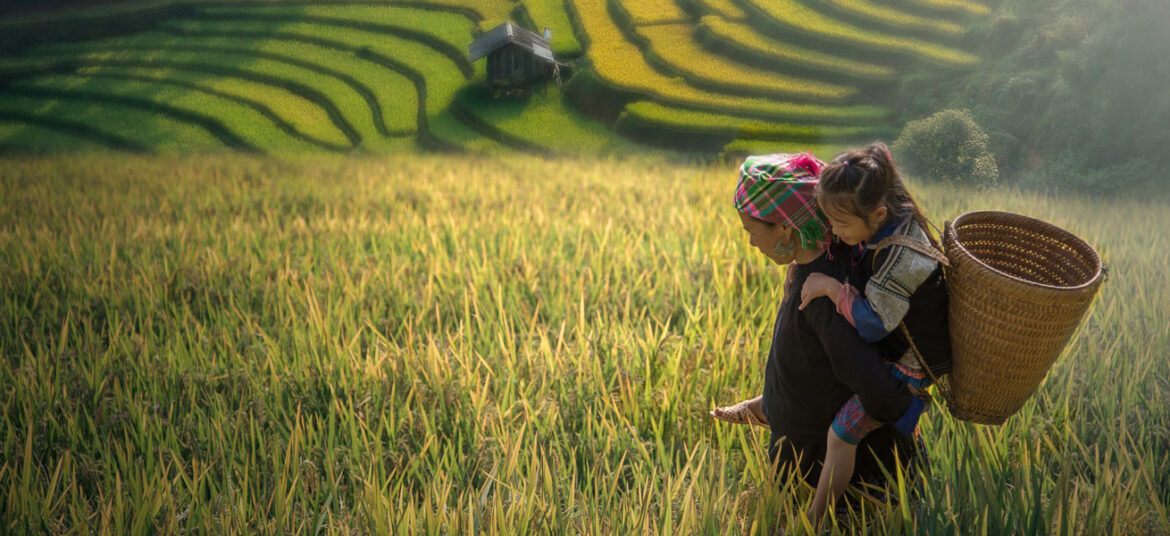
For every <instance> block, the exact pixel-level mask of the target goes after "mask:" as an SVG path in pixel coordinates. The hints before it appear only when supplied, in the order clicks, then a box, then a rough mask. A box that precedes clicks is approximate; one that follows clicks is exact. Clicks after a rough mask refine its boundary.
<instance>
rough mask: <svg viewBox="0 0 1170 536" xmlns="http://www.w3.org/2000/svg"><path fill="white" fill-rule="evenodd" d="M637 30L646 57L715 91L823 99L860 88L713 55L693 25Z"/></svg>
mask: <svg viewBox="0 0 1170 536" xmlns="http://www.w3.org/2000/svg"><path fill="white" fill-rule="evenodd" d="M636 31H637V33H638V35H639V36H641V37H643V38H645V40H646V48H647V50H646V53H647V56H649V57H653V58H655V59H657V60H658V62H660V63H662V64H664V65H666V66H667V67H669V68H670V70H672V71H676V72H678V73H680V74H682V76H683V77H684V78H685V79H686V80H687V81H688V82H690V83H692V84H694V85H696V86H702V87H707V88H710V89H712V90H714V91H721V92H725V93H743V94H747V95H757V96H762V97H770V96H774V97H788V98H795V99H812V100H820V101H834V100H837V101H839V100H843V99H846V98H848V97H850V96H853V95H856V94H857V91H858V90H857V88H855V87H846V86H841V85H836V84H830V83H825V82H821V81H817V80H810V79H807V78H801V77H798V76H793V75H791V74H788V75H784V74H779V73H774V72H770V71H764V70H761V69H753V68H752V67H750V66H748V65H744V64H743V63H739V62H735V61H732V60H730V59H727V58H725V57H723V56H716V55H713V54H710V53H709V52H707V51H706V50H704V49H703V48H702V47H701V46H699V44H698V43H697V42H696V41H695V35H694V34H695V25H693V24H657V25H653V26H646V27H639V28H637V30H636Z"/></svg>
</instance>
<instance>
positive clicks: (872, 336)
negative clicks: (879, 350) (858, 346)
mask: <svg viewBox="0 0 1170 536" xmlns="http://www.w3.org/2000/svg"><path fill="white" fill-rule="evenodd" d="M851 312H852V313H853V324H854V326H856V327H857V333H858V334H860V335H861V338H862V339H865V341H866V342H877V341H880V340H882V339H884V338H886V335H889V334H890V332H889V331H888V330H887V329H886V326H885V324H884V323H882V318H881V317H880V316H878V314H877V312H876V311H874V310H873V306H872V305H870V303H869V300H867V299H865V296H858V297H857V298H856V299H854V300H853V308H852V309H851Z"/></svg>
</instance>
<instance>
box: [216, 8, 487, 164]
mask: <svg viewBox="0 0 1170 536" xmlns="http://www.w3.org/2000/svg"><path fill="white" fill-rule="evenodd" d="M274 9H275V8H274ZM221 22H222V21H220V20H216V21H214V22H211V21H209V22H207V24H209V25H214V24H219V23H221ZM228 24H230V25H231V27H233V28H236V29H237V30H240V31H248V32H273V33H279V34H280V35H281V36H282V37H281V38H282V39H292V40H307V41H312V42H319V41H325V42H328V43H330V45H331V46H334V47H340V48H348V49H349V50H351V51H353V52H352V53H353V54H354V55H355V56H356V57H357V58H358V59H360V60H362V62H364V63H363V64H362V65H363V66H365V65H368V66H365V67H356V66H355V69H358V68H364V69H368V70H375V71H382V70H387V69H389V70H395V69H396V70H398V71H399V72H404V73H406V74H408V75H409V76H408V78H411V79H412V80H413V81H414V82H415V84H416V86H417V88H418V89H417V90H416V95H418V96H419V97H418V98H419V106H420V109H419V110H418V113H417V118H416V123H417V124H419V125H420V126H419V141H420V142H422V143H423V144H424V145H427V146H429V147H431V148H448V149H453V148H459V147H464V148H468V149H471V150H478V151H488V152H493V151H498V150H502V149H503V148H502V147H500V146H499V145H498V144H496V143H494V142H492V141H491V140H488V139H485V138H484V137H483V136H482V135H480V134H478V133H476V132H474V131H472V130H471V129H469V128H468V127H467V126H466V125H463V124H462V123H460V122H459V121H458V120H456V119H455V118H453V117H451V116H450V115H449V114H448V113H447V111H446V110H447V109H448V108H449V106H450V105H451V103H452V102H453V100H454V97H455V94H456V92H457V91H459V89H460V88H462V87H463V86H464V85H465V84H466V83H467V79H466V78H465V76H464V74H463V72H462V71H461V68H460V66H459V64H456V63H455V62H453V61H452V60H451V59H450V58H449V57H448V56H447V55H446V54H443V53H442V52H440V51H438V50H435V49H434V48H432V47H430V46H429V45H428V44H426V43H420V42H417V41H413V40H410V39H405V38H402V37H399V36H396V35H388V34H382V33H378V32H376V31H373V30H369V29H359V28H355V27H352V26H346V25H333V24H330V23H326V22H316V21H314V22H300V21H297V20H295V19H291V18H290V19H287V20H286V19H282V18H276V17H253V18H251V19H248V20H244V21H241V22H231V23H228ZM354 76H357V75H356V74H355V75H354ZM436 137H437V138H436Z"/></svg>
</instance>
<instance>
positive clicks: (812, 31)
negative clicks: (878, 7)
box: [737, 0, 979, 66]
mask: <svg viewBox="0 0 1170 536" xmlns="http://www.w3.org/2000/svg"><path fill="white" fill-rule="evenodd" d="M737 1H739V2H740V6H741V7H743V8H744V9H745V10H747V11H748V12H750V13H754V14H756V15H758V16H761V17H765V18H767V19H769V20H770V21H774V22H775V23H776V24H778V25H780V26H781V27H783V28H785V29H787V30H790V31H794V32H800V33H803V34H806V35H810V36H814V37H816V38H820V39H825V40H828V41H833V42H840V43H843V44H848V45H849V46H852V47H861V48H866V49H872V50H880V51H888V52H897V53H900V54H909V55H912V56H916V57H920V58H924V59H927V60H930V61H934V62H937V63H939V64H942V65H953V66H969V65H973V64H975V63H978V62H979V57H978V56H975V55H973V54H969V53H967V52H963V51H961V50H957V49H953V48H948V47H944V46H940V45H936V44H934V43H929V42H926V41H922V40H919V39H913V38H905V37H900V36H896V35H889V34H884V33H878V32H874V31H871V30H867V29H863V28H858V27H855V26H852V25H849V24H846V23H843V22H841V21H837V20H833V19H831V18H828V17H826V16H824V15H822V14H821V13H818V12H817V11H815V10H812V9H810V8H808V7H806V6H804V5H803V4H801V3H799V2H797V1H796V0H777V1H771V2H765V1H760V2H754V1H752V0H737Z"/></svg>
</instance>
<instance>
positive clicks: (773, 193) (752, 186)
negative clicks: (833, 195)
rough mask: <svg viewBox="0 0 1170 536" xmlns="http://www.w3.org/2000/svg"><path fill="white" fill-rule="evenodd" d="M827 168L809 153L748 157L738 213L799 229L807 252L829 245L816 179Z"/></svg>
mask: <svg viewBox="0 0 1170 536" xmlns="http://www.w3.org/2000/svg"><path fill="white" fill-rule="evenodd" d="M824 167H825V163H824V162H821V161H820V160H817V158H816V157H814V156H813V155H811V154H808V153H798V154H787V153H777V154H769V155H760V156H749V157H747V159H745V160H744V162H743V165H742V166H740V168H739V184H738V185H736V188H735V200H734V203H733V204H734V206H735V209H736V210H738V211H740V212H742V213H744V214H747V215H748V216H752V217H754V218H758V219H761V220H764V221H769V222H772V223H779V224H783V225H787V226H790V227H792V228H794V229H796V231H797V234H798V235H799V236H800V245H801V247H803V248H804V249H814V248H816V247H817V246H818V245H820V246H823V245H826V244H828V242H829V236H831V232H830V230H829V223H828V220H826V219H825V215H824V214H822V213H821V211H820V209H819V208H818V207H817V200H816V189H817V177H818V175H819V174H820V172H821V170H822V169H824Z"/></svg>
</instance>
